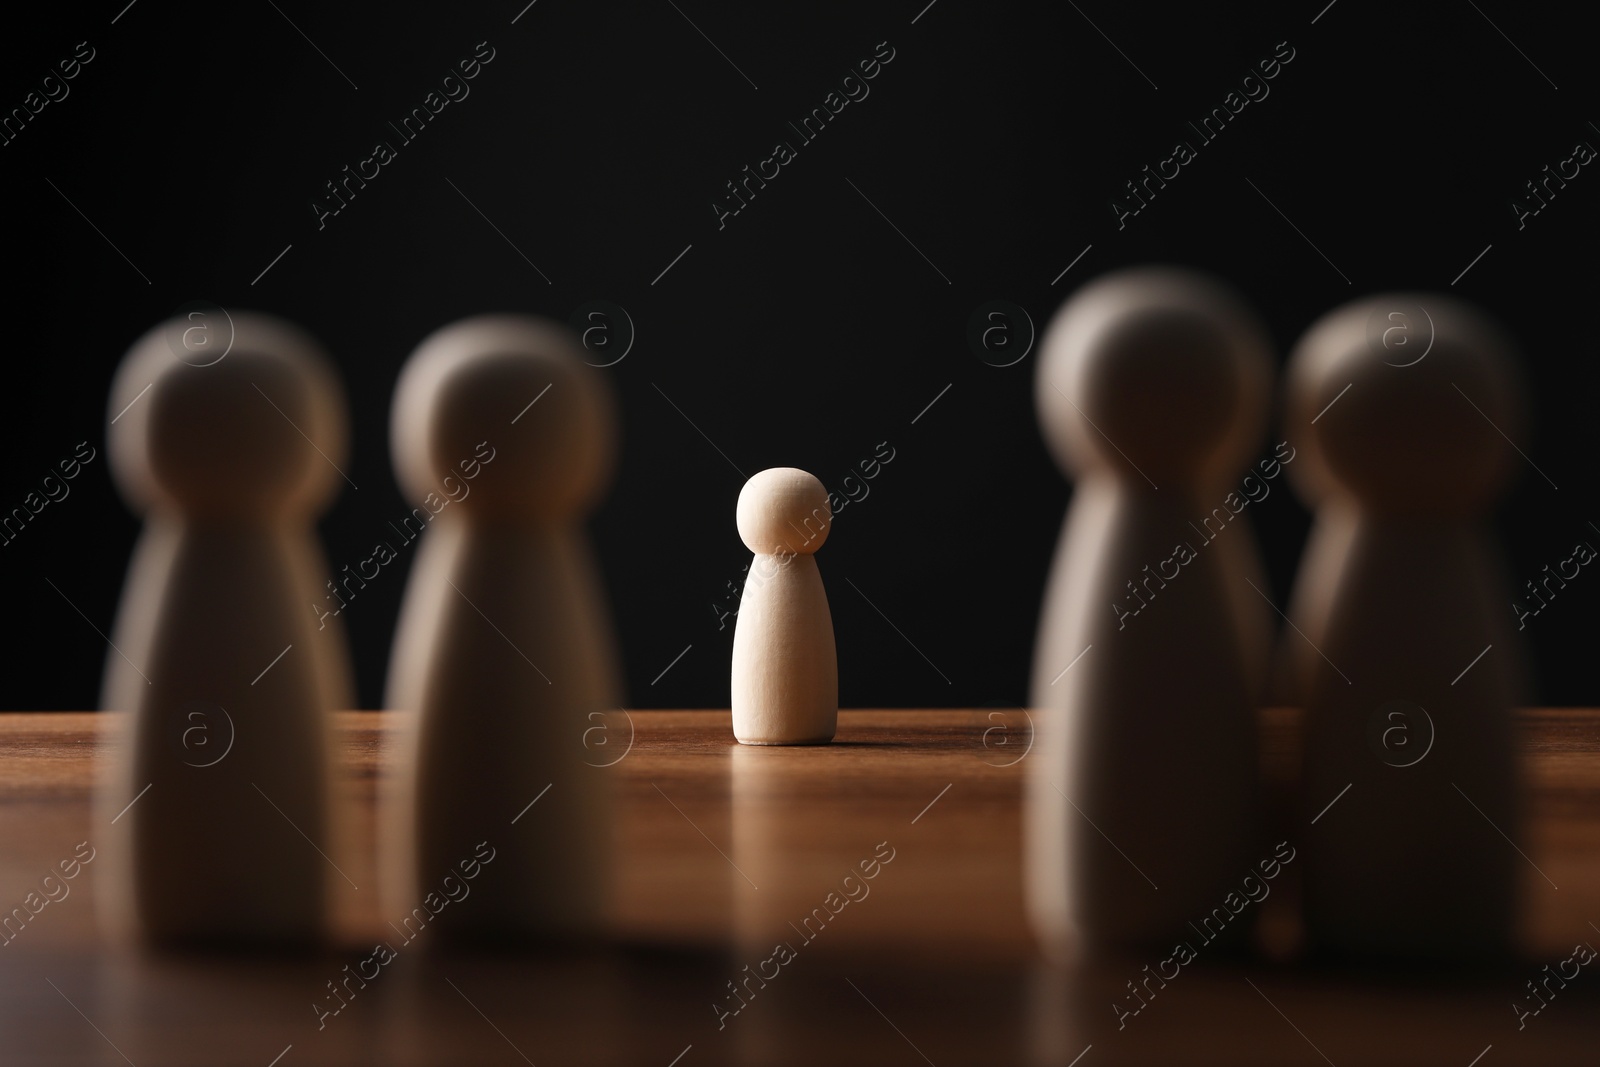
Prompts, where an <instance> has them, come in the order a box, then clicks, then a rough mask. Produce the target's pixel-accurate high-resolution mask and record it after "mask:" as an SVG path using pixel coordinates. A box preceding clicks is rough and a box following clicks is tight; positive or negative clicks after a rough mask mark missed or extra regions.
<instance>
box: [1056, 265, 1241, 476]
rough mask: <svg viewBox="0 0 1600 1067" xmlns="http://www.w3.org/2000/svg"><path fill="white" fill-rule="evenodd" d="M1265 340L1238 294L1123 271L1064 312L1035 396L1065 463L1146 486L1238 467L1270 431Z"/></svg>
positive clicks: (1186, 276) (1198, 278)
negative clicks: (1267, 429) (1264, 430)
mask: <svg viewBox="0 0 1600 1067" xmlns="http://www.w3.org/2000/svg"><path fill="white" fill-rule="evenodd" d="M1269 352H1270V347H1269V344H1268V341H1267V337H1266V333H1265V331H1264V330H1263V329H1262V328H1261V326H1260V324H1259V323H1258V322H1257V320H1256V318H1255V316H1254V315H1253V314H1252V313H1251V312H1250V311H1249V310H1248V309H1247V308H1246V307H1245V306H1244V304H1243V302H1242V301H1240V300H1239V298H1238V297H1237V296H1235V295H1234V294H1233V293H1232V292H1231V291H1230V290H1228V289H1227V288H1225V287H1224V286H1222V285H1220V284H1219V283H1217V282H1215V281H1213V280H1211V279H1210V278H1207V277H1206V276H1204V275H1201V274H1197V273H1194V272H1191V271H1186V270H1179V269H1176V268H1144V269H1138V270H1128V271H1119V272H1117V273H1115V274H1111V275H1108V276H1106V277H1104V278H1101V279H1100V280H1098V281H1095V282H1093V283H1091V284H1090V285H1088V286H1086V287H1085V288H1084V289H1082V290H1081V291H1079V292H1078V293H1077V294H1076V295H1074V296H1073V297H1072V299H1070V300H1068V301H1067V303H1066V304H1064V305H1063V306H1062V308H1061V310H1060V311H1058V312H1057V313H1056V315H1055V317H1054V319H1053V320H1052V321H1051V324H1050V327H1049V329H1048V331H1047V332H1046V335H1045V339H1044V343H1043V345H1042V349H1041V354H1040V360H1039V367H1038V372H1037V379H1036V382H1035V388H1034V399H1035V407H1036V410H1037V412H1038V416H1039V425H1040V427H1041V428H1042V430H1043V431H1044V435H1045V439H1046V442H1047V443H1048V445H1049V446H1050V449H1051V452H1052V453H1053V454H1054V456H1055V457H1056V461H1057V462H1058V463H1059V464H1060V465H1061V466H1062V468H1063V469H1064V470H1067V471H1069V472H1072V473H1076V474H1079V475H1082V474H1088V473H1091V472H1109V473H1111V474H1114V475H1115V476H1117V477H1118V478H1120V479H1124V480H1128V481H1131V482H1132V483H1136V484H1139V485H1144V484H1146V483H1152V482H1153V483H1154V484H1156V485H1158V486H1159V485H1160V484H1162V483H1163V481H1168V482H1179V483H1189V484H1194V483H1197V482H1204V481H1206V480H1208V479H1211V478H1214V477H1220V476H1221V475H1223V474H1224V473H1230V474H1231V470H1230V468H1235V467H1241V466H1243V464H1244V463H1245V461H1246V459H1247V458H1248V454H1249V453H1250V451H1251V450H1252V449H1254V448H1255V447H1256V446H1257V444H1258V442H1259V438H1260V436H1261V432H1262V430H1263V428H1264V426H1265V422H1266V411H1267V404H1268V399H1269V393H1270V381H1271V360H1270V356H1269Z"/></svg>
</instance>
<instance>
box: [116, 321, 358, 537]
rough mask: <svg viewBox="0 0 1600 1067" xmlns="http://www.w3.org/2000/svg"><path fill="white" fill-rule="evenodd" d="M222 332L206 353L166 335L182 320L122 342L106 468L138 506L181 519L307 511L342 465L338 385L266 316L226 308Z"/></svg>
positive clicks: (322, 363)
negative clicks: (218, 347)
mask: <svg viewBox="0 0 1600 1067" xmlns="http://www.w3.org/2000/svg"><path fill="white" fill-rule="evenodd" d="M229 319H230V320H231V324H232V341H231V345H229V346H228V347H227V349H226V351H225V353H224V354H223V355H221V356H217V357H215V359H214V360H213V361H211V362H207V363H204V364H199V363H195V362H192V361H191V360H192V358H193V357H192V356H190V354H189V353H187V352H185V351H184V350H183V349H182V347H181V346H175V345H174V344H173V338H174V337H175V336H181V335H182V333H183V331H184V325H185V324H184V323H183V321H182V320H174V321H171V322H165V323H162V324H161V325H159V326H157V327H155V328H154V329H152V330H151V331H150V332H149V333H147V334H145V335H144V336H143V337H142V338H140V339H139V341H138V342H137V343H135V344H134V346H133V348H132V349H130V350H129V352H128V355H127V356H126V357H125V358H124V359H123V361H122V364H121V365H120V366H119V367H118V368H117V374H116V377H115V379H114V380H113V382H112V387H111V396H110V400H109V402H108V404H107V414H106V418H107V419H108V420H109V423H108V426H107V431H106V440H107V451H108V453H109V455H110V458H111V469H112V475H113V477H114V478H115V480H116V483H117V486H118V488H119V489H120V491H121V492H122V495H123V496H124V498H126V499H127V500H128V502H129V503H130V504H131V505H132V506H133V507H135V508H136V509H138V510H140V511H145V510H150V509H156V510H163V511H170V512H174V513H177V514H181V515H184V516H186V517H188V518H193V519H209V520H236V519H248V520H259V519H268V518H272V517H285V516H298V515H306V514H314V513H316V512H317V511H320V510H321V509H322V508H323V507H325V506H326V505H327V503H328V502H329V500H330V499H331V498H332V496H333V494H334V492H335V490H336V488H337V486H338V485H339V484H340V483H341V480H342V478H343V474H342V472H341V469H340V468H341V467H342V466H343V465H344V463H345V462H346V458H345V450H346V446H347V440H348V432H349V431H348V426H347V423H346V416H345V407H344V393H343V390H342V389H341V388H340V385H339V380H338V377H337V376H336V374H335V373H334V370H333V367H332V365H331V364H330V363H329V361H328V359H327V357H326V356H325V355H324V354H323V352H322V349H321V347H320V346H319V345H318V344H317V343H316V342H315V341H314V340H312V339H311V338H310V337H309V336H307V335H306V334H305V333H303V332H302V331H301V330H299V329H298V328H296V327H294V326H292V325H290V324H289V323H287V322H284V321H282V320H281V319H276V318H273V317H271V316H268V315H260V314H253V313H250V312H240V311H234V312H231V313H230V314H229Z"/></svg>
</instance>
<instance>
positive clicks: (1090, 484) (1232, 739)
mask: <svg viewBox="0 0 1600 1067" xmlns="http://www.w3.org/2000/svg"><path fill="white" fill-rule="evenodd" d="M1267 352H1268V349H1267V343H1266V340H1265V337H1264V335H1263V333H1262V331H1261V329H1260V327H1259V326H1258V325H1257V323H1256V321H1255V319H1254V318H1253V317H1252V316H1251V315H1250V314H1249V312H1248V311H1247V310H1246V309H1245V308H1244V307H1243V305H1242V304H1241V303H1240V302H1239V301H1238V300H1237V299H1236V298H1235V297H1234V296H1233V295H1232V294H1231V293H1230V292H1228V291H1227V290H1225V289H1223V288H1222V287H1220V286H1219V285H1217V284H1216V283H1214V282H1211V281H1210V280H1209V279H1207V278H1204V277H1202V276H1199V275H1195V274H1192V273H1188V272H1184V271H1178V270H1169V269H1145V270H1135V271H1126V272H1122V273H1118V274H1114V275H1111V276H1108V277H1106V278H1103V279H1101V280H1099V281H1096V282H1094V283H1092V284H1090V285H1089V286H1087V287H1086V288H1085V289H1083V290H1082V291H1081V292H1080V293H1078V294H1077V295H1076V296H1074V297H1073V298H1072V299H1071V300H1070V301H1068V302H1067V304H1066V305H1065V306H1063V307H1062V309H1061V310H1060V311H1059V312H1058V313H1057V314H1056V316H1055V319H1054V321H1053V322H1052V324H1051V326H1050V329H1049V331H1048V333H1047V336H1046V338H1045V341H1044V345H1043V349H1042V351H1041V354H1040V362H1039V369H1038V379H1037V385H1036V388H1035V397H1036V402H1037V407H1038V413H1039V421H1040V425H1041V427H1042V429H1043V430H1044V433H1045V437H1046V440H1047V441H1048V443H1049V444H1050V446H1051V448H1052V450H1053V451H1054V453H1055V456H1056V459H1057V461H1058V462H1059V463H1060V464H1061V466H1062V468H1063V469H1064V470H1066V471H1069V472H1071V473H1072V474H1073V476H1074V477H1075V479H1076V483H1077V484H1076V487H1075V490H1074V495H1073V499H1072V504H1071V508H1070V510H1069V512H1068V515H1067V520H1066V524H1065V526H1064V528H1063V530H1062V533H1061V541H1060V545H1059V547H1058V549H1057V553H1056V558H1055V562H1054V563H1053V565H1052V569H1051V574H1050V582H1049V586H1048V588H1047V590H1046V594H1045V602H1044V608H1043V612H1042V616H1041V619H1040V624H1039V635H1038V641H1037V645H1036V648H1035V657H1034V673H1033V689H1032V703H1033V706H1034V707H1035V708H1037V709H1039V712H1040V715H1041V721H1040V722H1039V725H1038V733H1039V737H1038V751H1037V752H1035V753H1034V755H1033V757H1032V758H1031V759H1030V760H1029V761H1028V763H1027V770H1028V782H1027V788H1026V805H1025V810H1024V820H1025V832H1026V838H1025V842H1026V848H1025V853H1024V862H1025V865H1026V872H1025V884H1024V889H1025V896H1026V903H1027V906H1028V912H1029V917H1030V919H1031V921H1032V924H1033V926H1034V929H1035V932H1036V933H1037V934H1038V936H1039V937H1040V939H1041V941H1042V942H1043V944H1044V946H1045V948H1046V950H1047V951H1048V952H1050V953H1052V954H1054V955H1058V956H1070V955H1073V954H1075V953H1078V952H1081V951H1084V950H1089V951H1093V950H1096V949H1099V948H1105V947H1134V946H1139V947H1162V948H1167V949H1170V948H1171V946H1172V944H1173V943H1174V940H1178V939H1193V938H1194V937H1195V936H1196V934H1195V932H1194V930H1193V929H1192V928H1191V927H1190V926H1189V923H1190V921H1191V920H1194V919H1195V918H1196V917H1197V916H1204V915H1207V914H1209V913H1210V912H1211V910H1212V909H1213V908H1214V907H1217V906H1219V905H1221V903H1222V902H1223V901H1224V899H1225V897H1226V895H1227V894H1228V892H1229V891H1230V890H1231V889H1233V888H1234V887H1235V886H1236V885H1237V883H1238V882H1239V880H1240V879H1241V878H1243V877H1244V876H1245V875H1247V874H1250V873H1251V871H1252V865H1253V863H1254V862H1255V860H1256V858H1257V856H1256V853H1257V849H1258V838H1257V834H1258V832H1259V821H1260V820H1259V811H1258V803H1259V801H1258V781H1257V779H1258V775H1259V767H1258V756H1257V753H1258V746H1257V740H1256V722H1255V701H1256V698H1257V696H1258V695H1259V693H1260V692H1261V687H1262V681H1263V677H1262V671H1263V670H1264V668H1265V649H1264V648H1263V647H1261V641H1262V635H1263V634H1264V633H1265V626H1264V624H1263V623H1261V622H1260V621H1259V620H1255V621H1252V615H1253V613H1255V612H1258V611H1260V610H1263V609H1262V607H1261V606H1260V604H1259V597H1257V596H1256V594H1255V593H1253V592H1251V590H1250V589H1249V588H1248V585H1247V583H1246V582H1245V579H1246V578H1247V577H1248V576H1249V569H1248V568H1247V567H1245V566H1243V565H1242V558H1243V557H1242V556H1241V554H1240V550H1239V549H1235V550H1232V551H1229V550H1225V549H1224V548H1222V547H1210V541H1211V540H1217V541H1224V540H1228V539H1232V541H1233V543H1234V544H1236V545H1243V546H1245V549H1244V551H1248V549H1249V545H1248V542H1246V541H1243V540H1241V537H1242V535H1243V533H1244V531H1243V530H1238V529H1229V528H1226V527H1223V528H1221V529H1220V530H1218V531H1216V532H1214V533H1211V534H1210V535H1209V536H1208V535H1207V533H1206V532H1203V531H1202V530H1200V529H1199V528H1197V527H1196V526H1195V525H1193V522H1194V520H1195V518H1196V517H1197V516H1203V515H1208V514H1210V512H1211V509H1212V507H1213V505H1221V504H1223V502H1224V498H1223V497H1222V496H1218V497H1217V499H1215V500H1213V499H1212V496H1213V495H1214V494H1220V493H1222V492H1223V490H1222V488H1221V487H1222V486H1224V485H1226V484H1228V483H1230V482H1234V481H1235V480H1236V479H1237V478H1238V477H1239V475H1240V473H1241V471H1240V469H1239V468H1240V467H1242V465H1243V463H1244V461H1245V460H1244V456H1245V455H1246V452H1247V449H1246V448H1245V447H1244V444H1243V439H1244V438H1246V437H1255V436H1257V435H1258V434H1259V431H1260V427H1261V425H1262V422H1263V421H1264V416H1263V411H1262V409H1263V408H1264V406H1265V403H1266V397H1267V394H1268V385H1267V381H1268V375H1269V363H1268V356H1267ZM1242 427H1243V428H1245V429H1241V428H1242ZM1246 430H1248V432H1246ZM1231 510H1234V509H1232V508H1230V511H1231ZM1238 510H1241V511H1242V510H1243V505H1242V504H1241V505H1240V507H1239V508H1238ZM1234 523H1240V524H1244V523H1247V520H1243V519H1242V518H1239V517H1238V516H1237V515H1236V516H1235V518H1234V519H1233V520H1232V522H1230V524H1229V525H1232V524H1234ZM1246 528H1248V527H1246ZM1236 586H1238V587H1242V588H1243V592H1244V594H1245V595H1244V596H1240V595H1239V589H1238V588H1236ZM1252 597H1253V598H1255V602H1254V603H1252V600H1251V599H1250V598H1252ZM1249 922H1250V919H1249V918H1245V919H1242V920H1241V921H1239V922H1238V923H1237V924H1235V925H1233V926H1232V927H1231V928H1230V929H1229V930H1228V931H1226V936H1229V937H1230V938H1236V937H1237V936H1238V935H1239V934H1241V933H1242V932H1243V931H1244V929H1245V928H1246V927H1247V926H1248V925H1249Z"/></svg>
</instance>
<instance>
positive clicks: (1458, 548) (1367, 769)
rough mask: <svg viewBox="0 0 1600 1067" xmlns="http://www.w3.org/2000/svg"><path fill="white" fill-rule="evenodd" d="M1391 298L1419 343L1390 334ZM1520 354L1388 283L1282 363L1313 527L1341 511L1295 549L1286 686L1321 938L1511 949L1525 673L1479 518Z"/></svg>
mask: <svg viewBox="0 0 1600 1067" xmlns="http://www.w3.org/2000/svg"><path fill="white" fill-rule="evenodd" d="M1394 309H1406V311H1407V312H1409V313H1410V315H1411V318H1412V321H1411V322H1410V324H1409V327H1408V328H1410V329H1412V330H1414V331H1415V332H1416V339H1415V345H1416V348H1417V351H1418V352H1421V353H1422V354H1421V355H1417V354H1415V353H1413V352H1407V353H1405V355H1404V358H1397V357H1396V354H1395V353H1394V351H1393V349H1392V348H1390V347H1386V346H1385V345H1384V344H1383V343H1382V337H1383V333H1382V331H1383V330H1386V329H1390V328H1391V327H1392V323H1391V321H1390V317H1389V312H1390V311H1392V310H1394ZM1419 311H1420V312H1421V313H1420V314H1418V312H1419ZM1514 358H1515V357H1514V355H1513V349H1512V345H1511V342H1510V341H1509V339H1508V338H1507V337H1506V336H1505V335H1504V334H1503V333H1502V332H1501V331H1500V329H1499V328H1498V327H1497V326H1496V325H1495V324H1493V323H1492V322H1490V321H1488V320H1487V319H1485V318H1484V317H1483V316H1482V315H1480V314H1479V313H1478V312H1477V311H1475V310H1474V309H1472V308H1471V307H1469V306H1468V305H1466V304H1463V303H1461V302H1460V301H1457V300H1454V299H1452V298H1450V297H1445V296H1430V295H1421V296H1419V295H1407V294H1391V295H1386V296H1379V297H1373V298H1369V299H1366V300H1360V301H1357V302H1355V303H1352V304H1348V305H1345V306H1344V307H1342V308H1339V309H1337V310H1335V311H1333V312H1331V313H1329V314H1328V315H1326V316H1325V317H1323V318H1322V319H1321V320H1319V321H1318V322H1317V323H1316V324H1315V325H1313V326H1312V328H1311V329H1310V330H1309V331H1308V332H1307V333H1306V335H1305V337H1304V338H1302V339H1301V341H1300V343H1299V344H1298V345H1297V346H1296V347H1295V350H1294V353H1293V355H1292V357H1291V359H1290V364H1289V371H1288V394H1287V406H1288V418H1287V421H1288V425H1289V432H1290V434H1291V436H1292V437H1294V438H1295V439H1297V440H1299V439H1304V440H1306V441H1307V442H1309V443H1310V447H1311V448H1312V449H1314V452H1315V454H1316V455H1317V456H1318V457H1319V459H1318V463H1319V464H1321V465H1324V466H1325V469H1326V476H1325V478H1323V479H1320V482H1321V488H1322V490H1323V496H1322V499H1321V501H1320V502H1319V503H1318V508H1317V518H1316V522H1317V525H1318V527H1321V526H1322V525H1323V523H1324V522H1325V521H1327V519H1326V516H1327V512H1328V510H1329V509H1337V510H1335V511H1334V518H1335V520H1336V521H1338V522H1339V523H1341V524H1342V525H1343V526H1344V527H1345V529H1344V530H1343V531H1342V532H1340V533H1339V534H1338V536H1337V537H1336V538H1335V537H1331V536H1330V537H1327V538H1326V540H1325V542H1324V543H1323V545H1324V546H1323V549H1322V550H1321V551H1318V552H1315V553H1312V554H1308V555H1307V557H1306V558H1305V561H1304V563H1303V565H1302V568H1301V573H1300V577H1299V584H1300V586H1301V587H1302V588H1305V589H1309V590H1312V591H1313V592H1312V593H1310V594H1306V595H1299V596H1297V597H1296V606H1297V610H1300V611H1304V612H1307V613H1308V615H1307V616H1306V618H1305V619H1304V621H1303V622H1302V623H1301V628H1302V630H1304V631H1305V633H1306V634H1308V635H1314V637H1315V641H1316V645H1317V647H1316V648H1315V649H1314V650H1313V651H1314V653H1315V655H1314V656H1304V657H1302V662H1303V663H1304V664H1306V665H1308V668H1309V669H1308V670H1307V671H1306V672H1305V673H1304V674H1303V675H1302V677H1301V679H1300V681H1299V685H1300V687H1301V689H1302V691H1303V692H1304V693H1305V698H1306V705H1307V736H1306V749H1305V769H1304V773H1303V776H1302V781H1303V788H1304V796H1303V798H1302V800H1303V804H1304V818H1305V820H1306V821H1305V822H1304V824H1303V829H1302V831H1301V832H1302V834H1303V835H1304V849H1303V852H1304V854H1305V859H1304V861H1303V862H1304V864H1305V871H1304V874H1305V882H1306V889H1305V894H1306V895H1305V901H1306V906H1305V913H1306V926H1307V933H1308V935H1309V939H1310V944H1311V946H1312V948H1313V949H1315V950H1319V951H1322V952H1325V953H1329V954H1339V955H1351V956H1360V957H1368V958H1408V959H1426V960H1440V959H1453V958H1459V957H1470V956H1484V955H1490V956H1492V955H1496V954H1499V953H1503V952H1504V951H1506V950H1507V948H1508V947H1509V945H1510V941H1511V933H1512V930H1511V923H1512V917H1513V914H1514V897H1515V892H1514V890H1515V883H1516V875H1517V869H1518V866H1519V865H1520V864H1521V863H1522V862H1523V860H1522V858H1521V857H1520V856H1519V855H1518V854H1517V850H1516V848H1515V847H1513V845H1512V844H1510V843H1509V842H1508V841H1507V840H1506V837H1504V836H1502V834H1504V835H1509V837H1510V839H1511V841H1516V840H1517V839H1518V837H1519V823H1518V805H1517V803H1516V796H1517V788H1516V774H1515V765H1514V754H1513V747H1512V740H1513V738H1512V709H1513V708H1514V707H1515V706H1516V702H1517V699H1518V697H1519V695H1520V691H1521V689H1522V683H1523V678H1524V668H1523V665H1522V655H1521V649H1520V647H1519V645H1518V643H1517V639H1516V636H1515V629H1514V628H1513V627H1512V626H1511V625H1510V622H1511V618H1512V616H1511V613H1510V611H1509V610H1508V605H1510V604H1511V603H1512V596H1511V592H1510V587H1509V583H1507V582H1506V580H1505V577H1504V575H1503V573H1502V571H1501V564H1500V560H1499V558H1498V551H1497V548H1496V546H1495V544H1494V541H1493V538H1492V536H1491V535H1490V533H1489V531H1488V530H1487V528H1486V526H1485V523H1484V515H1485V513H1486V511H1487V510H1488V508H1489V506H1490V505H1491V503H1492V502H1493V500H1494V499H1495V497H1496V496H1498V495H1499V493H1500V491H1501V488H1502V486H1503V485H1504V484H1505V482H1506V480H1507V476H1508V474H1509V473H1510V472H1511V470H1513V469H1514V468H1515V466H1516V465H1517V464H1518V463H1519V457H1518V456H1517V454H1516V452H1515V451H1514V449H1513V448H1512V447H1511V446H1509V445H1508V444H1507V440H1508V439H1509V440H1513V441H1514V440H1516V439H1517V437H1518V435H1519V433H1520V432H1521V429H1522V426H1523V401H1522V395H1521V388H1520V383H1519V381H1518V376H1517V374H1516V371H1515V364H1514ZM1320 537H1321V535H1320V534H1319V533H1317V532H1314V533H1313V545H1316V544H1318V543H1319V539H1320ZM1285 640H1286V641H1291V642H1292V641H1296V640H1300V638H1299V637H1297V636H1296V635H1295V634H1293V633H1292V632H1291V633H1290V634H1288V635H1286V637H1285Z"/></svg>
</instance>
